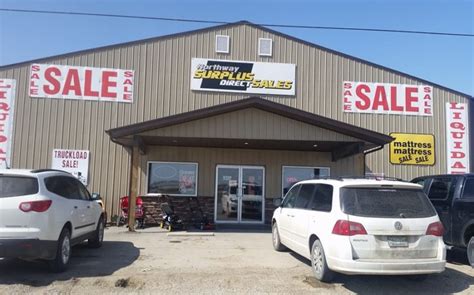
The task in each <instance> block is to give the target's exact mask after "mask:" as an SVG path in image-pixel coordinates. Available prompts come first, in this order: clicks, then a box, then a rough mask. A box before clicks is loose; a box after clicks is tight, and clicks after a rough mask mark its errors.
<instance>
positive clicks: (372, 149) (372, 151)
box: [364, 145, 384, 176]
mask: <svg viewBox="0 0 474 295" xmlns="http://www.w3.org/2000/svg"><path fill="white" fill-rule="evenodd" d="M383 146H384V145H380V146H377V147H374V148H371V149H369V150H367V151H364V176H365V173H366V170H365V168H366V167H367V165H366V163H367V162H366V156H367V155H368V154H371V153H374V152H376V151H380V150H381V149H383Z"/></svg>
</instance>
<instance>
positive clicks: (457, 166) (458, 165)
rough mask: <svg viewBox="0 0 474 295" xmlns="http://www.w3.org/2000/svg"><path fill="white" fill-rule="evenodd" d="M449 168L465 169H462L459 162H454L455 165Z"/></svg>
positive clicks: (462, 166)
mask: <svg viewBox="0 0 474 295" xmlns="http://www.w3.org/2000/svg"><path fill="white" fill-rule="evenodd" d="M451 168H454V169H466V167H464V165H463V164H462V163H461V162H459V161H457V162H455V163H454V164H453V166H451Z"/></svg>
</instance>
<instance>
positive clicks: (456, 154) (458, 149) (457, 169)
mask: <svg viewBox="0 0 474 295" xmlns="http://www.w3.org/2000/svg"><path fill="white" fill-rule="evenodd" d="M468 122H469V112H468V105H467V103H457V102H448V103H446V139H447V148H446V150H447V153H448V154H447V160H448V161H447V165H448V167H447V168H448V173H449V174H461V173H469V123H468Z"/></svg>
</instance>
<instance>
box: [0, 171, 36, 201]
mask: <svg viewBox="0 0 474 295" xmlns="http://www.w3.org/2000/svg"><path fill="white" fill-rule="evenodd" d="M36 193H38V180H37V179H36V178H33V177H23V176H4V175H0V198H8V197H17V196H25V195H33V194H36Z"/></svg>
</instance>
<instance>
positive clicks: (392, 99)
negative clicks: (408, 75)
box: [390, 86, 403, 111]
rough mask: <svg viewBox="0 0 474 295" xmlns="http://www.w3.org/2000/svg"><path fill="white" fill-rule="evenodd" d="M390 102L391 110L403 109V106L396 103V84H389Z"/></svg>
mask: <svg viewBox="0 0 474 295" xmlns="http://www.w3.org/2000/svg"><path fill="white" fill-rule="evenodd" d="M390 102H391V106H392V111H403V106H399V105H397V86H390Z"/></svg>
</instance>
